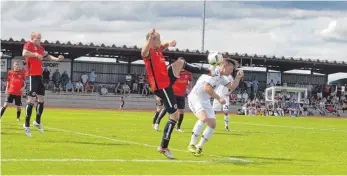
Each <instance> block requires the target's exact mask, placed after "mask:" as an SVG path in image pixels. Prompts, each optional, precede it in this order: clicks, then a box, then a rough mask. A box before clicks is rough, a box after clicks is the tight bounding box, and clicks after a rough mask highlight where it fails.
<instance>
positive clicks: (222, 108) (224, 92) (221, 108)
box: [213, 75, 234, 132]
mask: <svg viewBox="0 0 347 176" xmlns="http://www.w3.org/2000/svg"><path fill="white" fill-rule="evenodd" d="M225 77H226V76H225ZM226 79H227V80H229V82H233V80H234V79H233V77H232V76H231V75H229V76H228V77H226ZM215 92H216V93H217V95H218V96H220V97H222V98H224V99H225V101H226V103H225V104H224V105H222V104H221V103H219V101H218V100H216V99H214V100H213V110H214V111H215V112H216V113H217V112H224V122H225V126H224V129H225V131H229V132H230V130H229V108H230V94H231V92H230V89H228V88H227V87H225V86H224V85H219V86H218V87H217V88H216V89H215Z"/></svg>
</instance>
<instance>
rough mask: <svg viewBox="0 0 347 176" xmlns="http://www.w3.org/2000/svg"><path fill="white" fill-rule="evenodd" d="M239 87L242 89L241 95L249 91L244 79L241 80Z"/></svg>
mask: <svg viewBox="0 0 347 176" xmlns="http://www.w3.org/2000/svg"><path fill="white" fill-rule="evenodd" d="M239 87H240V92H241V93H242V92H244V91H245V90H246V89H247V84H246V82H245V80H244V78H242V79H241V80H240V83H239Z"/></svg>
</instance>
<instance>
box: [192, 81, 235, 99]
mask: <svg viewBox="0 0 347 176" xmlns="http://www.w3.org/2000/svg"><path fill="white" fill-rule="evenodd" d="M228 83H230V81H229V80H228V79H227V77H226V76H221V75H219V76H214V77H211V76H209V75H201V76H200V77H199V79H198V81H197V82H196V84H195V85H194V87H193V90H192V91H191V92H190V94H189V95H188V98H189V97H190V98H191V99H195V100H199V101H209V100H210V98H211V96H210V95H208V93H207V92H206V91H205V90H204V88H205V85H206V84H209V85H211V86H212V88H213V89H215V88H216V87H218V86H220V85H222V86H225V85H227V84H228Z"/></svg>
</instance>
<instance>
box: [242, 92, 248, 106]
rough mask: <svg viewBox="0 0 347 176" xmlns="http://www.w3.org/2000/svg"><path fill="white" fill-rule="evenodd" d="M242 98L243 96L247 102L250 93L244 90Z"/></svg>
mask: <svg viewBox="0 0 347 176" xmlns="http://www.w3.org/2000/svg"><path fill="white" fill-rule="evenodd" d="M242 98H243V103H245V102H247V100H248V94H247V92H246V91H244V92H243V95H242Z"/></svg>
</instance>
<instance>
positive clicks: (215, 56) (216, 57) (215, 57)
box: [207, 52, 223, 65]
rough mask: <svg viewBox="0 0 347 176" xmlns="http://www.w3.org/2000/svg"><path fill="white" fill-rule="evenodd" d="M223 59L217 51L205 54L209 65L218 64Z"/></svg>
mask: <svg viewBox="0 0 347 176" xmlns="http://www.w3.org/2000/svg"><path fill="white" fill-rule="evenodd" d="M222 59H223V56H222V55H221V54H220V53H218V52H211V53H209V54H208V56H207V62H208V63H209V64H211V65H219V64H220V63H221V61H222Z"/></svg>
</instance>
